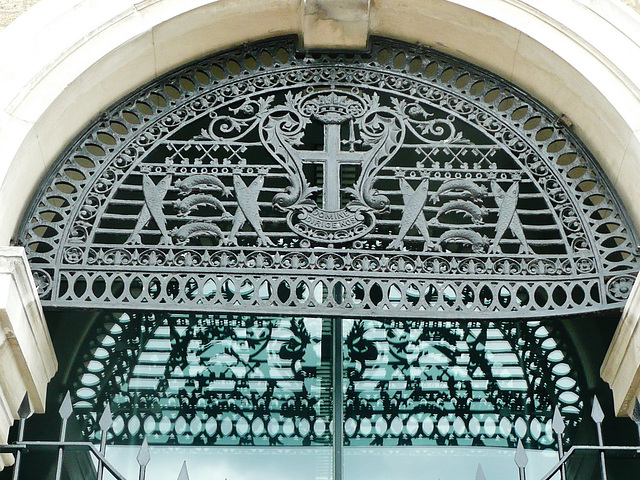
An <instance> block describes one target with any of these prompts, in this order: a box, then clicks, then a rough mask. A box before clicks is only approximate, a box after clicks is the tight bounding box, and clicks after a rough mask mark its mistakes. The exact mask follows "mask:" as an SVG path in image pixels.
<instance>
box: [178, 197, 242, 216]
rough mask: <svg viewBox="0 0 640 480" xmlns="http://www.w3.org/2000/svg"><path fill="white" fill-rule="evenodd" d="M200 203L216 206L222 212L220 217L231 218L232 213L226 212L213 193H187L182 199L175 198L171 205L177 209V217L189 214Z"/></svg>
mask: <svg viewBox="0 0 640 480" xmlns="http://www.w3.org/2000/svg"><path fill="white" fill-rule="evenodd" d="M201 205H210V206H212V207H214V208H217V209H218V210H220V211H221V212H222V218H225V219H230V218H233V215H231V214H230V213H229V212H227V210H226V209H225V208H224V205H222V202H221V201H220V200H218V199H217V198H216V197H214V196H213V195H208V194H206V193H198V194H195V195H189V196H188V197H185V198H183V199H182V200H176V201H175V202H174V203H173V206H174V207H175V208H176V210H178V216H179V217H185V216H187V215H189V214H190V213H191V212H193V211H194V210H197V209H198V208H199V207H200V206H201Z"/></svg>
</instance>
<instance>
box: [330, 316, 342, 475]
mask: <svg viewBox="0 0 640 480" xmlns="http://www.w3.org/2000/svg"><path fill="white" fill-rule="evenodd" d="M331 326H332V328H331V337H332V348H331V363H332V365H331V371H332V374H333V375H332V377H333V379H332V390H333V399H332V400H333V480H342V474H343V470H344V459H343V449H344V446H343V436H344V435H343V431H344V391H343V387H342V373H343V369H344V366H343V358H342V318H334V319H333V321H332V322H331Z"/></svg>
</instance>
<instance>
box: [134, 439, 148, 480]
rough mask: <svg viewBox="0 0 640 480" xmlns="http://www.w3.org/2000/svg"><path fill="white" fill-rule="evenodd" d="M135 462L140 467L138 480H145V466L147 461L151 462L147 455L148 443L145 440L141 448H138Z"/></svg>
mask: <svg viewBox="0 0 640 480" xmlns="http://www.w3.org/2000/svg"><path fill="white" fill-rule="evenodd" d="M136 460H137V461H138V465H140V472H139V473H138V480H145V477H146V475H147V464H148V463H149V460H151V455H150V454H149V443H148V442H147V439H146V438H145V439H144V440H143V442H142V446H141V447H140V451H139V452H138V456H137V457H136Z"/></svg>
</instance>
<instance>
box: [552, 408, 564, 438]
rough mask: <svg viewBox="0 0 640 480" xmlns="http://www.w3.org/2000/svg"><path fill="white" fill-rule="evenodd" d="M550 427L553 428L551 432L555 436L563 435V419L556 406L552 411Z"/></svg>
mask: <svg viewBox="0 0 640 480" xmlns="http://www.w3.org/2000/svg"><path fill="white" fill-rule="evenodd" d="M551 426H552V427H553V431H554V432H555V434H556V435H562V434H563V433H564V429H565V428H566V425H565V424H564V419H563V418H562V414H561V413H560V409H559V408H558V407H557V406H556V408H555V409H554V410H553V419H552V420H551Z"/></svg>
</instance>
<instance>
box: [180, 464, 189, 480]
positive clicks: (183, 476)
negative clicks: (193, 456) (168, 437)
mask: <svg viewBox="0 0 640 480" xmlns="http://www.w3.org/2000/svg"><path fill="white" fill-rule="evenodd" d="M178 480H189V472H187V462H186V461H185V462H183V463H182V468H181V469H180V475H178Z"/></svg>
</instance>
